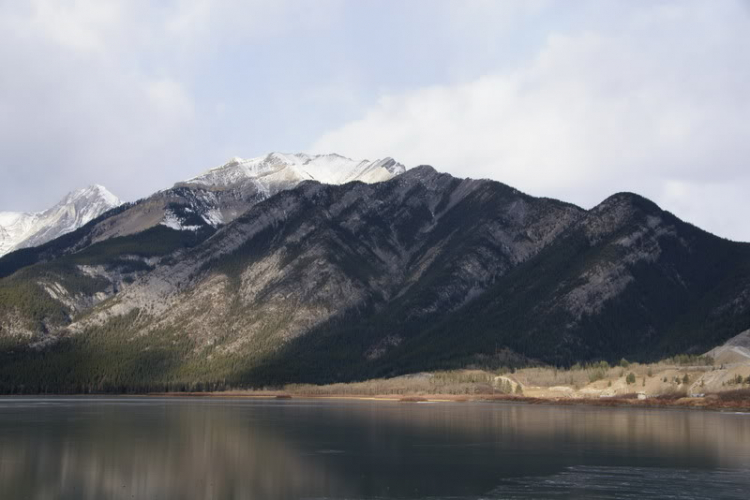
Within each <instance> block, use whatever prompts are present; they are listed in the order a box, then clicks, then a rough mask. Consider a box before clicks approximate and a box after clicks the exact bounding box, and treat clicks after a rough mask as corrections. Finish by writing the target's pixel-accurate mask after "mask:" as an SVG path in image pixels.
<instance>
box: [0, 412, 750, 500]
mask: <svg viewBox="0 0 750 500" xmlns="http://www.w3.org/2000/svg"><path fill="white" fill-rule="evenodd" d="M0 498H2V499H3V500H5V499H97V500H99V499H185V500H192V499H196V500H197V499H200V500H204V499H217V500H224V499H261V500H262V499H287V498H295V499H296V498H300V499H302V498H304V499H322V498H327V499H389V498H404V499H406V498H429V499H443V498H445V499H447V498H450V499H521V498H523V499H526V498H555V499H557V498H565V499H567V498H570V499H574V498H575V499H578V498H583V499H587V498H591V499H594V498H597V499H598V498H601V499H610V498H633V499H636V498H674V499H687V498H726V499H735V498H736V499H743V500H746V499H747V498H750V415H748V414H730V413H709V412H700V411H679V410H641V409H609V408H583V407H576V408H570V407H555V406H531V405H515V404H502V403H449V404H404V403H390V402H357V401H339V400H329V401H320V400H279V401H276V400H230V399H227V400H223V399H154V398H0Z"/></svg>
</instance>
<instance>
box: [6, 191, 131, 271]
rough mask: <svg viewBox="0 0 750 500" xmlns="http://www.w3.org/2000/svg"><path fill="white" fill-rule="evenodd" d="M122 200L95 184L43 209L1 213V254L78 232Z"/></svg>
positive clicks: (71, 193)
mask: <svg viewBox="0 0 750 500" xmlns="http://www.w3.org/2000/svg"><path fill="white" fill-rule="evenodd" d="M121 203H122V202H121V201H120V200H119V199H118V198H117V197H116V196H115V195H113V194H112V193H110V192H109V191H108V190H107V188H105V187H104V186H100V185H99V184H94V185H92V186H88V187H85V188H82V189H79V190H77V191H73V192H70V193H68V194H67V195H66V196H65V197H64V198H63V199H62V200H60V202H59V203H57V204H56V205H55V206H53V207H52V208H48V209H47V210H44V211H43V212H35V213H23V212H0V256H1V255H5V254H6V253H10V252H12V251H14V250H18V249H19V248H27V247H33V246H37V245H41V244H42V243H46V242H48V241H51V240H53V239H55V238H57V237H58V236H62V235H63V234H66V233H69V232H71V231H74V230H76V229H78V228H79V227H81V226H83V225H85V224H86V223H87V222H89V221H91V220H93V219H95V218H96V217H98V216H100V215H102V214H103V213H104V212H106V211H108V210H110V209H112V208H114V207H117V206H119V205H120V204H121Z"/></svg>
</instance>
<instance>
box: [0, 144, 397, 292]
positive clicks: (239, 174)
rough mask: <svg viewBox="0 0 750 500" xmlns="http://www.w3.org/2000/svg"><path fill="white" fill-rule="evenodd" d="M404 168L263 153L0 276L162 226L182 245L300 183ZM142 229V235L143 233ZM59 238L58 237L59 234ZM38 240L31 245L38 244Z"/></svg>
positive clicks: (39, 250)
mask: <svg viewBox="0 0 750 500" xmlns="http://www.w3.org/2000/svg"><path fill="white" fill-rule="evenodd" d="M405 170H406V168H405V167H404V166H403V165H402V164H400V163H398V162H396V161H395V160H393V159H392V158H385V159H383V160H375V161H368V160H351V159H349V158H345V157H343V156H340V155H335V154H327V155H307V154H301V153H300V154H283V153H269V154H268V155H265V156H261V157H258V158H253V159H249V160H243V159H241V158H234V159H232V160H230V161H229V162H227V163H226V164H224V165H221V166H219V167H216V168H213V169H211V170H209V171H207V172H205V173H203V174H201V175H199V176H197V177H194V178H192V179H188V180H186V181H182V182H178V183H176V184H175V185H174V186H173V187H172V188H170V189H165V190H162V191H159V192H157V193H154V194H153V195H151V196H149V197H147V198H144V199H141V200H138V201H137V202H134V203H126V204H123V205H121V206H120V207H119V208H118V210H117V212H113V213H111V214H109V216H108V217H106V218H103V219H101V220H93V221H91V223H90V224H88V225H87V226H86V227H85V228H82V230H81V231H77V232H75V234H70V235H67V236H66V237H65V238H60V239H58V240H55V241H52V242H50V243H49V244H46V245H40V246H38V247H35V248H26V249H23V250H20V251H17V252H14V253H12V254H11V255H9V256H8V258H6V259H2V260H0V278H1V277H3V276H8V275H9V274H12V273H13V272H15V271H17V270H18V269H20V268H22V267H24V266H28V265H31V264H35V263H39V262H48V261H50V260H54V259H57V258H60V257H62V256H64V255H68V254H71V253H75V252H80V251H81V250H83V249H84V248H86V247H88V246H90V245H93V244H96V243H100V242H103V241H105V240H109V239H111V238H122V237H127V236H133V235H137V234H141V236H140V237H136V238H143V239H146V240H148V241H149V242H150V241H153V240H154V238H150V237H148V235H151V234H155V233H158V234H163V231H162V230H161V229H160V228H163V227H166V228H170V229H174V230H177V231H182V232H184V233H185V234H182V235H179V236H174V235H173V236H172V237H171V238H172V239H179V240H180V241H181V242H182V244H184V245H193V244H196V243H197V242H199V241H202V240H203V239H205V238H207V237H208V236H210V235H211V234H213V232H214V231H215V230H216V229H217V228H219V227H221V226H222V225H225V224H228V223H230V222H232V221H233V220H234V219H236V218H237V217H239V216H240V215H242V214H244V213H245V212H246V211H247V210H248V209H249V208H250V207H252V206H253V205H255V204H256V203H258V202H260V201H263V200H265V199H267V198H269V197H271V196H273V195H275V194H277V193H279V192H281V191H283V190H286V189H291V188H294V187H295V186H297V185H298V184H299V183H301V182H304V181H311V180H318V181H321V182H323V181H325V182H327V183H329V184H341V183H346V182H354V181H359V182H365V183H370V182H378V181H382V180H387V179H390V178H393V177H394V176H397V175H399V174H401V173H403V172H404V171H405ZM147 231H148V233H146V232H147ZM60 234H62V233H60ZM40 243H42V242H41V241H39V242H37V243H36V244H37V245H39V244H40Z"/></svg>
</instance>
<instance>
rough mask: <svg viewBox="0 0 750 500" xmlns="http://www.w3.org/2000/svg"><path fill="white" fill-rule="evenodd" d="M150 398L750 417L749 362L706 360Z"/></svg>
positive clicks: (412, 377)
mask: <svg viewBox="0 0 750 500" xmlns="http://www.w3.org/2000/svg"><path fill="white" fill-rule="evenodd" d="M150 395H151V396H166V397H180V396H193V397H219V398H267V399H290V398H295V399H296V398H314V399H349V400H371V401H391V402H402V403H437V402H465V401H487V402H509V403H526V404H556V405H589V406H606V407H638V408H690V409H705V410H738V411H750V364H747V363H735V364H731V365H714V364H713V361H712V360H708V359H706V358H705V357H701V358H695V359H692V358H691V359H682V360H674V359H672V360H668V361H665V362H661V363H654V364H649V365H641V364H632V363H628V362H627V361H625V360H622V361H621V362H620V364H618V365H616V366H610V365H608V364H606V363H594V364H590V365H585V366H576V367H573V368H571V369H567V370H562V369H557V368H549V367H535V368H524V369H519V370H513V371H508V370H500V371H495V372H492V371H485V370H477V369H473V370H472V369H466V370H453V371H443V372H432V373H417V374H412V375H404V376H399V377H393V378H389V379H375V380H367V381H363V382H351V383H336V384H329V385H312V384H290V385H286V386H283V387H276V388H265V389H258V390H252V389H250V390H245V389H238V390H228V391H222V392H200V391H186V392H179V393H175V392H163V393H152V394H150Z"/></svg>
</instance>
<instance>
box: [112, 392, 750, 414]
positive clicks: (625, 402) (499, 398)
mask: <svg viewBox="0 0 750 500" xmlns="http://www.w3.org/2000/svg"><path fill="white" fill-rule="evenodd" d="M120 396H145V397H163V398H226V399H270V400H289V399H324V400H352V401H382V402H391V403H466V402H490V403H491V402H507V403H523V404H529V405H558V406H598V407H609V408H613V407H622V408H657V409H659V408H661V409H664V408H674V409H690V410H709V411H741V412H746V413H750V399H721V398H720V397H711V396H709V397H703V398H691V397H682V398H658V397H654V398H648V399H631V398H616V397H613V398H540V397H526V396H515V395H489V394H483V395H478V394H469V395H455V394H432V395H423V394H403V395H392V394H383V395H365V394H328V395H321V394H304V393H302V394H289V393H285V392H278V393H252V392H243V391H228V392H163V393H149V394H142V395H136V394H127V395H126V394H122V395H120Z"/></svg>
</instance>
